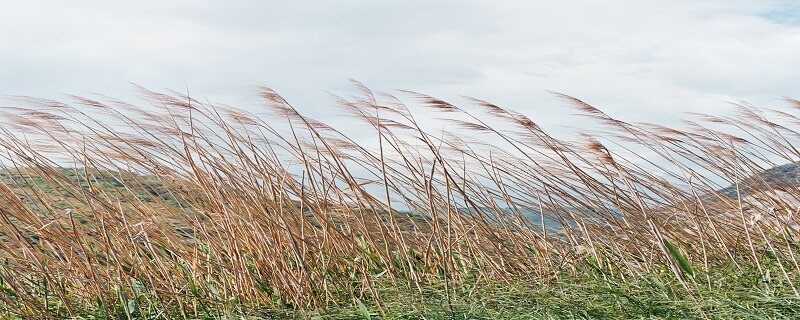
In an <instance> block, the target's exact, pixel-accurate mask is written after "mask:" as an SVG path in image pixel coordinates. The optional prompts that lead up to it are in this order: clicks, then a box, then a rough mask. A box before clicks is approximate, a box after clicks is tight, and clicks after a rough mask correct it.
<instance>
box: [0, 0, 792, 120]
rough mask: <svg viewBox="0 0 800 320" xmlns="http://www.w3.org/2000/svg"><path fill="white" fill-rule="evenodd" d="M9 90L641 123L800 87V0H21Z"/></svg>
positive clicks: (1, 90) (14, 16) (5, 55)
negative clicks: (388, 106)
mask: <svg viewBox="0 0 800 320" xmlns="http://www.w3.org/2000/svg"><path fill="white" fill-rule="evenodd" d="M0 4H2V10H0V94H3V95H18V94H22V95H34V96H40V97H47V98H59V97H62V95H63V94H65V93H73V94H90V93H93V92H97V93H102V94H107V95H111V96H117V97H122V98H127V97H130V96H132V95H133V94H135V91H134V89H133V88H132V87H131V86H130V84H129V83H130V82H132V83H136V84H140V85H143V86H145V87H149V88H152V89H161V88H170V89H176V90H179V91H183V90H185V88H186V86H187V85H188V88H189V90H190V92H191V94H192V95H193V96H200V97H204V98H208V99H210V100H213V101H218V102H225V103H231V104H237V105H240V106H244V107H252V108H256V107H257V103H256V102H257V100H258V98H257V96H256V95H255V90H254V87H255V86H256V85H258V84H266V85H268V86H271V87H273V88H274V89H276V90H278V91H279V92H280V93H282V94H283V95H284V96H285V97H286V98H287V99H289V100H290V101H292V102H294V103H295V104H296V105H297V106H298V107H299V108H300V109H301V110H303V111H305V112H307V113H309V114H312V115H314V116H316V117H321V118H323V120H325V119H327V120H330V121H333V122H335V123H336V122H341V121H344V120H343V119H342V117H341V116H337V114H338V113H339V111H338V110H336V109H335V108H331V107H330V105H331V100H330V99H329V97H328V96H327V94H326V91H333V92H337V93H344V94H347V93H354V92H355V91H353V90H350V89H348V88H349V86H350V84H349V83H348V81H347V79H349V78H353V79H357V80H360V81H362V82H364V83H366V84H367V85H369V86H370V87H372V88H373V89H375V90H380V91H390V92H391V91H392V90H394V89H409V90H415V91H420V92H424V93H428V94H432V95H435V96H439V97H441V98H444V99H450V100H454V101H459V96H460V95H466V96H472V97H477V98H482V99H486V100H490V101H492V102H495V103H497V104H501V105H504V106H506V107H509V108H512V109H515V110H518V111H523V112H525V113H527V114H529V115H531V116H532V118H534V119H535V120H536V119H538V120H539V121H540V122H542V121H545V122H548V123H558V122H559V121H560V120H561V121H562V122H563V119H560V118H557V117H555V116H553V115H554V114H556V113H557V112H555V111H554V110H557V109H559V108H560V107H562V106H563V105H564V103H563V102H562V101H560V100H558V99H556V98H554V97H553V95H551V94H548V93H547V92H546V90H553V91H558V92H562V93H567V94H571V95H574V96H576V97H579V98H581V99H584V100H586V101H588V102H590V103H592V104H594V105H596V106H598V107H600V108H602V109H604V110H605V111H607V112H608V113H610V114H612V115H614V116H618V117H622V118H624V119H626V120H634V121H663V120H664V119H673V118H678V117H680V114H679V111H697V112H708V113H714V112H718V111H721V110H725V109H728V108H729V106H728V105H726V101H738V100H747V101H749V102H752V103H754V104H759V105H763V106H775V105H781V104H782V102H781V101H780V99H781V98H782V97H785V96H791V97H795V98H800V6H798V5H797V4H792V2H791V1H785V2H784V1H609V2H604V1H481V2H477V1H417V0H404V1H349V0H347V1H345V0H340V1H230V0H227V1H202V0H200V1H198V0H192V1H163V0H162V1H32V0H29V1H6V0H0Z"/></svg>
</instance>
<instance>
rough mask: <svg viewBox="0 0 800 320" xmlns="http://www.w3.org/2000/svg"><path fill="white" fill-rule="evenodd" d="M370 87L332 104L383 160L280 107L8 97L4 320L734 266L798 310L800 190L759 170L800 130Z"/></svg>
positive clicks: (292, 302)
mask: <svg viewBox="0 0 800 320" xmlns="http://www.w3.org/2000/svg"><path fill="white" fill-rule="evenodd" d="M356 88H357V89H358V92H359V93H360V95H359V96H357V97H352V98H344V97H337V99H336V101H337V102H336V103H337V104H338V105H339V106H340V107H341V108H342V109H343V110H344V112H345V113H346V114H348V115H349V117H350V118H349V120H348V121H352V123H353V124H352V125H354V124H355V123H356V122H359V123H360V124H359V126H361V128H366V129H365V130H367V129H368V130H369V131H370V132H372V134H371V135H370V136H371V137H370V139H372V140H370V141H359V140H358V139H356V138H353V137H351V136H348V135H347V134H344V133H342V132H341V131H339V130H338V129H337V128H335V127H334V126H332V125H329V124H326V123H324V122H321V121H318V120H314V119H311V118H309V117H306V116H304V115H303V113H302V111H301V109H299V108H296V107H295V106H293V105H291V104H290V103H289V102H288V101H287V100H286V99H284V98H283V97H281V96H280V95H279V94H278V93H277V92H275V91H273V90H271V89H269V88H261V89H260V96H261V98H262V99H263V104H264V107H265V109H260V111H259V112H252V111H246V110H242V109H237V108H235V107H230V106H224V105H217V104H211V103H208V102H200V101H197V100H194V99H193V98H191V97H188V96H186V95H182V94H179V93H175V92H153V91H149V90H146V89H143V88H140V90H141V92H142V96H143V97H144V99H143V101H144V102H145V104H144V105H142V106H139V105H134V104H131V103H128V102H124V101H119V100H115V99H112V98H107V97H101V98H98V99H89V98H85V97H71V98H70V101H68V102H60V101H51V100H44V99H37V98H30V97H15V99H14V102H13V105H12V106H7V107H4V108H2V109H1V111H0V116H1V117H2V119H3V120H2V126H0V154H1V155H0V157H2V161H0V162H1V163H2V166H3V168H2V173H3V178H2V186H0V203H2V205H0V215H1V216H2V218H0V237H1V238H2V241H0V247H2V258H3V260H2V261H3V262H2V265H0V280H2V291H3V293H0V305H1V306H2V310H4V312H6V313H7V314H15V315H19V316H32V317H45V316H53V317H70V316H77V315H80V314H81V313H82V312H83V310H86V309H92V310H100V311H102V312H103V313H104V314H106V315H117V316H120V317H129V318H130V317H137V316H142V317H144V315H149V316H150V317H158V316H165V315H169V314H171V315H179V316H184V317H190V316H192V314H194V315H196V314H198V313H205V314H214V312H212V311H213V310H222V311H220V312H221V313H224V312H228V311H230V310H232V309H237V308H247V307H253V306H261V307H265V308H270V307H274V308H285V307H289V308H291V309H296V310H313V309H325V308H331V307H335V306H338V305H352V304H353V303H354V301H356V302H357V303H358V305H359V307H363V306H364V305H363V304H362V301H369V302H370V303H371V304H374V306H375V307H376V310H377V312H378V314H379V315H385V310H386V304H385V303H383V299H382V298H381V294H379V292H381V291H382V290H383V287H381V286H385V285H386V284H387V283H388V284H391V285H392V286H396V287H399V288H406V289H407V290H410V291H411V292H419V293H421V292H422V290H423V288H424V287H427V286H429V285H431V284H436V283H442V284H443V285H444V288H443V293H444V297H445V299H446V300H447V302H448V303H452V301H453V299H454V298H455V297H454V296H453V295H455V294H456V291H457V290H456V288H455V287H454V284H457V283H464V282H465V281H468V280H469V281H472V282H473V283H475V285H476V286H477V287H481V286H491V285H492V284H496V283H511V282H515V281H519V279H531V281H542V282H552V281H558V280H559V278H560V277H563V276H564V275H570V274H576V273H579V272H580V270H584V269H585V268H592V269H595V270H598V272H599V274H601V277H613V278H621V279H642V277H644V275H645V274H651V273H662V274H663V273H664V272H667V274H668V275H669V276H668V277H670V279H673V280H674V281H676V282H677V283H680V284H681V285H682V286H683V287H685V288H686V289H687V290H689V291H690V292H691V291H692V290H693V289H692V288H694V287H696V286H698V285H699V286H701V287H702V286H705V287H708V288H711V287H712V286H714V283H713V281H712V279H711V278H710V277H707V276H705V277H706V279H703V277H704V275H708V274H710V273H711V272H710V271H713V270H714V268H717V267H718V266H722V265H726V266H727V265H734V266H736V267H737V268H743V267H746V266H752V265H755V266H756V267H757V270H759V273H761V275H762V276H768V275H766V274H764V273H767V272H768V270H767V269H766V268H765V267H762V263H765V262H764V261H765V260H767V261H770V263H777V265H778V266H779V270H780V271H781V272H780V273H781V274H780V276H779V277H780V279H781V280H780V281H783V282H784V283H785V284H786V285H787V287H788V288H791V290H793V292H794V293H795V295H796V294H797V291H796V287H795V284H794V282H793V281H794V275H795V274H796V273H797V272H798V271H800V266H799V265H798V262H797V259H796V256H797V253H796V252H795V251H796V250H798V249H797V240H796V237H797V231H798V230H797V221H796V217H797V211H798V210H800V206H799V205H800V191H799V190H798V189H797V187H796V183H795V181H788V180H786V179H770V178H771V177H765V176H763V175H758V174H757V173H759V172H762V171H763V170H765V169H768V168H771V167H773V166H775V165H778V164H784V163H794V161H796V160H797V159H798V157H800V151H798V150H797V149H796V145H797V142H798V137H800V134H798V132H797V131H795V129H793V128H794V127H796V125H797V124H798V123H800V120H799V119H800V118H798V116H797V115H796V114H795V113H791V112H783V111H781V112H778V111H772V110H762V109H757V108H754V107H751V106H746V105H742V106H739V107H738V111H737V113H735V114H732V115H729V116H728V115H695V116H694V117H693V118H692V119H690V120H691V121H687V124H686V126H685V128H673V127H667V126H664V125H658V124H636V123H628V122H625V121H622V120H618V119H614V118H612V117H611V116H609V115H607V114H606V113H604V112H602V111H600V109H598V108H596V107H594V106H592V105H590V104H588V103H586V102H584V101H581V100H578V99H576V98H573V97H570V96H566V95H561V94H559V95H558V96H559V97H561V98H563V99H564V101H565V102H566V103H567V104H569V105H572V106H574V107H575V111H576V112H578V113H580V114H582V115H584V116H586V117H588V118H590V119H592V120H593V121H594V122H595V123H596V125H597V128H598V130H601V132H602V134H598V133H597V131H595V132H590V131H588V130H587V131H585V132H582V133H581V134H580V135H578V138H576V139H574V140H565V139H560V138H557V137H556V136H554V135H552V134H550V133H549V132H547V131H545V130H544V129H542V127H541V126H539V125H538V124H537V123H535V122H534V121H533V120H531V119H532V118H533V119H535V117H532V118H529V117H528V116H526V115H523V114H521V113H519V112H515V111H512V110H508V109H506V108H503V107H501V106H497V105H494V104H491V103H489V102H485V101H481V100H476V99H469V103H468V105H465V106H457V105H455V104H451V103H450V102H446V101H444V100H441V99H437V98H434V97H430V96H427V95H424V94H419V93H413V92H402V93H401V96H400V97H394V96H390V95H387V94H374V93H373V92H372V91H370V90H369V89H368V88H366V87H365V86H363V85H361V84H356ZM407 102H410V103H411V104H410V105H406V103H407ZM787 104H788V105H790V106H793V107H794V109H793V110H797V107H798V106H800V102H798V101H796V100H788V101H787ZM423 109H424V110H423ZM264 110H266V111H264ZM421 112H422V113H426V114H427V113H431V112H433V113H437V114H441V116H442V117H443V120H442V121H446V122H448V123H450V124H453V125H455V127H456V129H453V130H452V131H444V132H443V131H441V130H434V129H431V128H430V127H429V126H425V125H423V124H422V123H426V121H427V120H429V119H425V120H426V121H420V120H419V119H418V118H417V116H416V115H417V114H420V113H421ZM727 186H733V188H734V189H735V190H736V192H734V193H733V194H731V193H730V192H728V193H725V192H722V191H721V190H722V189H723V188H724V187H727ZM743 190H744V191H747V192H746V194H745V193H744V192H742V191H743ZM632 281H633V280H632Z"/></svg>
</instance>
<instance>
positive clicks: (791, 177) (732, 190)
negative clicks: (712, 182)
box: [720, 162, 800, 198]
mask: <svg viewBox="0 0 800 320" xmlns="http://www.w3.org/2000/svg"><path fill="white" fill-rule="evenodd" d="M751 178H752V179H753V181H756V182H755V184H756V185H755V186H753V185H740V186H739V192H741V194H742V195H743V196H747V195H750V194H751V193H753V192H754V191H756V190H757V189H758V188H760V187H762V186H763V184H762V183H761V182H759V181H761V180H763V181H764V183H766V185H768V186H770V187H773V188H777V189H784V188H786V187H789V186H792V187H797V186H800V162H794V163H787V164H784V165H780V166H777V167H773V168H771V169H767V170H764V171H762V172H760V173H758V174H756V175H754V176H752V177H751ZM720 193H722V194H724V195H727V196H729V197H732V198H735V197H736V186H735V185H731V186H728V187H726V188H724V189H721V190H720Z"/></svg>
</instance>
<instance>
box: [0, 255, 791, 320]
mask: <svg viewBox="0 0 800 320" xmlns="http://www.w3.org/2000/svg"><path fill="white" fill-rule="evenodd" d="M763 267H764V268H766V270H767V271H766V276H765V277H762V276H760V274H759V272H758V270H756V269H754V268H746V269H737V268H735V267H733V266H727V267H724V266H720V267H717V268H714V269H713V270H714V271H713V272H712V273H710V274H701V273H698V274H697V278H695V280H693V281H689V282H688V283H687V287H684V286H683V285H681V283H680V282H678V281H677V280H675V279H674V277H673V276H672V275H671V273H669V272H667V270H662V271H659V272H652V273H650V274H645V275H643V276H642V277H638V278H626V279H622V278H618V277H613V276H611V275H608V274H605V275H604V274H601V273H598V272H596V271H593V270H589V269H585V270H578V271H577V272H576V273H575V274H566V273H564V274H560V275H558V277H557V279H556V277H555V276H554V277H553V279H552V280H551V281H549V282H541V281H537V280H532V279H533V278H531V280H526V279H520V278H516V279H515V280H512V281H497V280H494V281H485V280H484V281H476V280H475V279H470V280H469V281H462V282H459V283H450V285H451V290H450V291H449V294H445V292H446V291H445V286H444V282H443V281H441V282H434V283H429V284H428V285H426V286H423V287H421V288H408V287H406V286H403V285H397V284H394V283H391V282H390V281H388V279H385V277H378V278H376V279H375V287H376V290H378V293H379V296H381V303H380V307H379V305H378V304H377V303H375V302H374V301H369V300H367V299H366V298H365V300H363V301H362V300H360V299H354V300H353V301H352V303H351V304H349V305H348V304H339V305H336V304H331V305H329V306H327V307H326V308H323V309H320V310H316V311H315V310H307V311H300V310H298V309H295V308H292V307H291V306H285V307H283V308H279V309H275V308H268V309H265V308H261V307H260V306H257V305H244V304H239V303H238V302H237V301H235V300H231V301H227V302H219V301H217V302H213V303H212V302H202V300H199V299H195V300H194V304H191V305H183V306H177V305H165V304H163V302H156V301H158V300H157V299H152V297H153V294H154V293H153V292H148V290H147V289H146V288H144V287H142V286H141V284H137V285H136V286H135V287H137V289H136V292H135V294H130V293H128V294H126V293H123V292H120V294H119V296H118V297H119V299H118V300H117V301H115V302H114V305H111V306H107V309H108V310H109V311H105V310H103V308H101V307H99V306H98V305H76V306H73V308H74V310H78V311H77V317H78V318H80V319H106V318H128V317H130V318H134V319H170V318H183V317H185V318H189V319H220V318H223V319H242V318H244V319H283V318H297V319H303V318H311V319H381V318H384V316H385V317H386V318H393V319H794V318H796V315H797V314H800V299H798V298H797V297H796V296H795V295H794V293H793V292H792V290H791V288H790V287H789V286H788V285H786V283H785V281H784V279H783V278H782V277H778V276H777V275H778V272H779V269H778V267H777V264H775V263H774V262H772V263H771V262H770V261H769V260H765V261H764V264H763ZM795 278H796V279H795V280H800V277H795ZM3 294H5V295H10V294H13V293H11V292H9V291H7V290H6V291H4V292H3ZM50 300H52V303H51V304H50V305H51V307H52V308H53V310H52V311H54V312H53V313H56V314H60V315H61V316H63V317H67V316H68V315H67V314H66V309H65V308H63V306H60V305H59V303H58V299H56V298H55V297H52V296H50ZM59 310H60V311H59ZM381 310H382V311H381ZM2 317H3V318H4V319H5V318H15V317H14V315H12V314H8V313H5V314H2ZM16 319H21V318H19V317H16Z"/></svg>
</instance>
